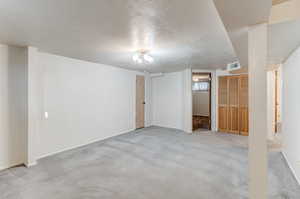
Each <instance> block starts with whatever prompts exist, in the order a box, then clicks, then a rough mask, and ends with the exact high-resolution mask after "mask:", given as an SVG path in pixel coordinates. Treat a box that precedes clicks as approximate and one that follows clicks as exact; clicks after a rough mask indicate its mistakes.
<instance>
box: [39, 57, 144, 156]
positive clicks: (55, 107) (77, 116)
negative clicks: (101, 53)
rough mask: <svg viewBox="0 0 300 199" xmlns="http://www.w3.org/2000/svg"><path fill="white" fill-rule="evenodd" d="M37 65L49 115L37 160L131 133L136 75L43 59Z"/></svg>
mask: <svg viewBox="0 0 300 199" xmlns="http://www.w3.org/2000/svg"><path fill="white" fill-rule="evenodd" d="M38 60H39V65H40V66H42V67H43V76H44V78H43V79H44V81H43V85H44V96H43V100H44V101H43V106H44V107H43V109H44V111H45V112H48V119H46V118H44V119H43V122H42V123H43V124H42V131H41V132H40V135H39V157H44V156H47V155H49V154H53V153H57V152H60V151H64V150H67V149H71V148H75V147H77V146H81V145H85V144H88V143H91V142H94V141H98V140H102V139H105V138H108V137H111V136H115V135H119V134H121V133H125V132H128V131H131V130H133V129H135V88H136V87H135V82H136V74H137V72H134V71H129V70H125V69H121V68H116V67H111V66H107V65H101V64H96V63H91V62H85V61H80V60H76V59H71V58H66V57H61V56H56V55H51V54H47V53H39V59H38ZM139 74H140V73H139Z"/></svg>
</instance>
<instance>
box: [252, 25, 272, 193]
mask: <svg viewBox="0 0 300 199" xmlns="http://www.w3.org/2000/svg"><path fill="white" fill-rule="evenodd" d="M248 45H249V47H248V48H249V49H248V50H249V51H248V53H249V58H248V59H249V66H248V67H249V191H250V198H251V199H267V198H268V190H267V183H268V178H267V75H266V71H267V64H266V63H267V24H259V25H255V26H252V27H250V28H249V32H248Z"/></svg>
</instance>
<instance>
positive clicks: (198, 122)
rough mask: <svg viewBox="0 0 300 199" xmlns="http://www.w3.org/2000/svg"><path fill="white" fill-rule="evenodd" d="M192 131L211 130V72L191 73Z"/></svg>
mask: <svg viewBox="0 0 300 199" xmlns="http://www.w3.org/2000/svg"><path fill="white" fill-rule="evenodd" d="M192 96H193V98H192V100H193V110H192V112H193V131H208V130H211V73H192Z"/></svg>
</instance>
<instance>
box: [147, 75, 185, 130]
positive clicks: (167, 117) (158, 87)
mask: <svg viewBox="0 0 300 199" xmlns="http://www.w3.org/2000/svg"><path fill="white" fill-rule="evenodd" d="M183 92H184V88H183V72H174V73H165V74H164V75H163V76H160V77H153V78H152V85H151V93H152V125H155V126H162V127H169V128H177V129H181V130H183V114H184V113H183Z"/></svg>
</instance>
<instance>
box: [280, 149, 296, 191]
mask: <svg viewBox="0 0 300 199" xmlns="http://www.w3.org/2000/svg"><path fill="white" fill-rule="evenodd" d="M281 154H282V156H283V158H284V160H285V162H286V163H287V165H288V167H289V168H290V170H291V171H292V174H293V176H294V178H295V179H296V181H297V182H298V185H299V186H300V179H299V178H298V177H297V175H296V172H295V170H294V168H293V167H292V165H291V164H290V162H289V161H288V158H287V155H286V154H285V153H284V152H283V151H281Z"/></svg>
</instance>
